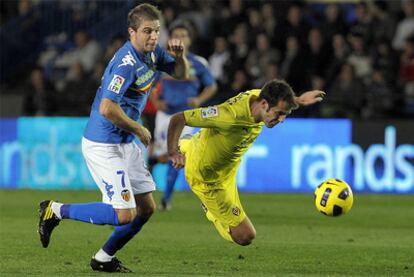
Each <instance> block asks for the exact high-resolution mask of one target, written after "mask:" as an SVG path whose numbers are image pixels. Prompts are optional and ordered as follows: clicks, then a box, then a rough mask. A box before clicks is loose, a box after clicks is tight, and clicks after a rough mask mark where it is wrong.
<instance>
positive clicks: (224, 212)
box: [186, 172, 246, 227]
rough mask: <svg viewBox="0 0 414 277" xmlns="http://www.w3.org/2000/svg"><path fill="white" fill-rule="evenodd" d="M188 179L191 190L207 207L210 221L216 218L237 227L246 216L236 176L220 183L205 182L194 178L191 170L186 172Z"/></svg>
mask: <svg viewBox="0 0 414 277" xmlns="http://www.w3.org/2000/svg"><path fill="white" fill-rule="evenodd" d="M186 179H187V181H188V183H189V184H190V187H191V190H192V191H193V192H194V193H195V194H196V195H197V197H198V198H199V199H200V200H201V203H203V205H204V206H205V207H206V208H207V211H208V213H209V216H208V219H209V220H210V221H213V220H214V219H216V220H217V221H219V222H220V223H221V224H222V225H223V226H228V227H230V226H233V227H235V226H238V225H239V224H240V223H241V222H242V221H243V220H244V219H245V218H246V214H245V212H244V210H243V207H242V205H241V203H240V199H239V194H238V191H237V186H236V176H234V178H229V179H227V180H224V181H223V182H221V183H220V184H206V183H203V182H201V181H200V180H198V179H195V178H193V177H192V176H191V174H190V173H189V172H186ZM211 217H213V218H211ZM213 222H214V221H213Z"/></svg>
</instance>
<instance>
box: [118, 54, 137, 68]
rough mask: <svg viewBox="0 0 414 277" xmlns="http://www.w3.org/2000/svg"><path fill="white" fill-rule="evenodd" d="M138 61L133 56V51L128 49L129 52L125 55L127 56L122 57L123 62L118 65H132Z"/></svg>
mask: <svg viewBox="0 0 414 277" xmlns="http://www.w3.org/2000/svg"><path fill="white" fill-rule="evenodd" d="M136 63H137V61H136V60H135V59H134V56H132V54H131V51H128V54H126V55H125V57H123V58H122V63H121V64H120V65H118V67H121V66H124V65H132V66H134V64H136Z"/></svg>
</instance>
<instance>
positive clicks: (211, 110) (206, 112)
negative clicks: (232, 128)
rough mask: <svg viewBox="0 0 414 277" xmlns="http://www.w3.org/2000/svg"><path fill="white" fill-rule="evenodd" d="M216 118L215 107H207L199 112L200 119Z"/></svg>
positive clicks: (216, 110)
mask: <svg viewBox="0 0 414 277" xmlns="http://www.w3.org/2000/svg"><path fill="white" fill-rule="evenodd" d="M217 116H218V108H217V107H208V108H205V109H202V110H201V117H202V118H210V117H217Z"/></svg>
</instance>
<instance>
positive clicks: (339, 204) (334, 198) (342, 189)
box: [315, 179, 354, 216]
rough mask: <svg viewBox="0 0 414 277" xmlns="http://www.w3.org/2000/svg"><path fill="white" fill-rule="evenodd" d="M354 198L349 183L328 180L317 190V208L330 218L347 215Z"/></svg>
mask: <svg viewBox="0 0 414 277" xmlns="http://www.w3.org/2000/svg"><path fill="white" fill-rule="evenodd" d="M353 202H354V196H353V194H352V190H351V188H350V187H349V185H348V184H347V183H345V182H344V181H341V180H338V179H328V180H326V181H324V182H323V183H321V184H320V185H319V186H318V187H317V188H316V190H315V206H316V209H317V210H318V211H320V212H321V213H323V214H324V215H328V216H338V215H342V214H346V213H347V212H349V210H350V209H351V208H352V204H353Z"/></svg>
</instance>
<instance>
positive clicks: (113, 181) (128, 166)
mask: <svg viewBox="0 0 414 277" xmlns="http://www.w3.org/2000/svg"><path fill="white" fill-rule="evenodd" d="M82 153H83V156H84V158H85V160H86V164H87V165H88V168H89V171H90V173H91V175H92V177H93V179H94V180H95V183H96V184H97V186H98V187H99V189H100V190H101V192H102V202H104V203H107V204H110V205H112V207H114V208H115V209H133V208H135V207H136V204H135V198H134V195H136V194H141V193H146V192H150V191H154V190H155V183H154V180H153V179H152V176H151V174H150V172H149V171H148V170H147V167H146V165H145V161H144V159H143V154H142V152H141V149H140V148H139V147H138V145H136V144H135V143H134V142H131V143H121V144H106V143H98V142H93V141H90V140H88V139H86V138H82Z"/></svg>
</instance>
